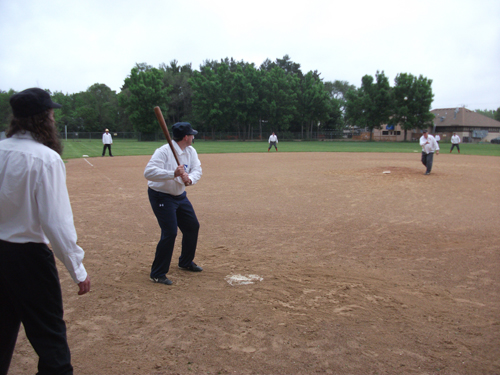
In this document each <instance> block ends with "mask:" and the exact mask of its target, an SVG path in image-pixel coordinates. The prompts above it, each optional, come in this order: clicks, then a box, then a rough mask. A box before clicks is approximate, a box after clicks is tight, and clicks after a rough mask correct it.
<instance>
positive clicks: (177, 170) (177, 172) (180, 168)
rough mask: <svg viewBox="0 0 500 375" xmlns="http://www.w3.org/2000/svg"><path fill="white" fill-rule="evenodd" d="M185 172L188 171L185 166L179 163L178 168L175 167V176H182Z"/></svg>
mask: <svg viewBox="0 0 500 375" xmlns="http://www.w3.org/2000/svg"><path fill="white" fill-rule="evenodd" d="M185 173H186V171H184V166H183V165H179V166H178V167H177V168H175V171H174V177H179V176H182V175H183V174H185Z"/></svg>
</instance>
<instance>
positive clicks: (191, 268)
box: [179, 262, 203, 272]
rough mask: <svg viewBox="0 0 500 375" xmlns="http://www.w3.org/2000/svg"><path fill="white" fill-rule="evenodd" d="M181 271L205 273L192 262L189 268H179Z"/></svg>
mask: <svg viewBox="0 0 500 375" xmlns="http://www.w3.org/2000/svg"><path fill="white" fill-rule="evenodd" d="M179 268H180V269H182V270H186V271H191V272H201V271H203V268H201V267H200V266H197V265H196V264H195V263H194V262H191V264H190V265H189V266H187V267H181V266H179Z"/></svg>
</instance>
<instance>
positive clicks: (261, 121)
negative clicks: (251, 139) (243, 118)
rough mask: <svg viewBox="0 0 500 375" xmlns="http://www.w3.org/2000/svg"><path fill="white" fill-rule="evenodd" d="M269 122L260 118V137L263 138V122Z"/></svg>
mask: <svg viewBox="0 0 500 375" xmlns="http://www.w3.org/2000/svg"><path fill="white" fill-rule="evenodd" d="M263 122H267V120H262V119H261V118H259V130H260V139H261V140H262V123H263Z"/></svg>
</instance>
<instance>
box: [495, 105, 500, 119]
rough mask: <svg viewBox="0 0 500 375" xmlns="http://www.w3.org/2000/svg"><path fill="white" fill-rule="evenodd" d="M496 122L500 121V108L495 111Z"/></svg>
mask: <svg viewBox="0 0 500 375" xmlns="http://www.w3.org/2000/svg"><path fill="white" fill-rule="evenodd" d="M495 120H497V121H500V107H498V108H497V110H496V111H495Z"/></svg>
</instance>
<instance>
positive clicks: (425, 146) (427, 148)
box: [420, 134, 439, 154]
mask: <svg viewBox="0 0 500 375" xmlns="http://www.w3.org/2000/svg"><path fill="white" fill-rule="evenodd" d="M427 142H429V143H427ZM420 146H422V152H425V153H426V154H430V153H431V152H435V151H437V150H439V143H437V142H436V138H434V137H433V136H432V135H430V134H429V135H428V136H427V138H425V137H424V136H421V137H420Z"/></svg>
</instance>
